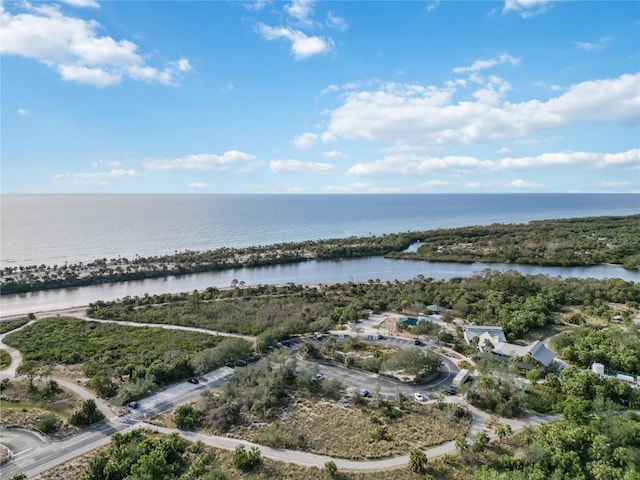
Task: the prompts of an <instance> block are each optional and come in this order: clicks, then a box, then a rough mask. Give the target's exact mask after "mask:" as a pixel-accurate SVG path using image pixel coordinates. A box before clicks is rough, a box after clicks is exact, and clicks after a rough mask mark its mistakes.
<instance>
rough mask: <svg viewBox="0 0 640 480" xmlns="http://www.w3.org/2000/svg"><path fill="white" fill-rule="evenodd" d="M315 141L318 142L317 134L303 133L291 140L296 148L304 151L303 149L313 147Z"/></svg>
mask: <svg viewBox="0 0 640 480" xmlns="http://www.w3.org/2000/svg"><path fill="white" fill-rule="evenodd" d="M317 141H318V135H317V134H315V133H311V132H307V133H303V134H302V135H300V136H299V137H295V138H294V139H293V144H294V145H295V146H296V147H298V148H300V149H302V150H304V149H307V148H311V147H313V146H314V145H315V143H316V142H317Z"/></svg>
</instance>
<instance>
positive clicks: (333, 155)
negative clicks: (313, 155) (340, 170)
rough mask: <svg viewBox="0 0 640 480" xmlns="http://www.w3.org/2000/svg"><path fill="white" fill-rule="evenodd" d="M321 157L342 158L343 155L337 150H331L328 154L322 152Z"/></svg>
mask: <svg viewBox="0 0 640 480" xmlns="http://www.w3.org/2000/svg"><path fill="white" fill-rule="evenodd" d="M322 155H323V156H325V157H327V158H344V157H345V154H344V153H342V152H340V151H338V150H331V151H329V152H322Z"/></svg>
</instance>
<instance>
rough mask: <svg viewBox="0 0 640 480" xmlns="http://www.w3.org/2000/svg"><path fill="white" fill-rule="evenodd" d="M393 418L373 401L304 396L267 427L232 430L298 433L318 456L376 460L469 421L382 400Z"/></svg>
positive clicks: (433, 440) (433, 441) (452, 433)
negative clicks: (347, 402)
mask: <svg viewBox="0 0 640 480" xmlns="http://www.w3.org/2000/svg"><path fill="white" fill-rule="evenodd" d="M387 407H388V408H390V409H391V410H392V411H393V412H398V413H397V415H398V416H397V418H393V419H389V418H388V417H387V416H385V414H384V412H383V410H381V409H380V408H378V404H377V402H376V401H370V402H367V404H366V405H365V406H363V407H360V408H358V407H354V406H351V405H342V404H336V403H329V402H324V401H317V402H314V401H308V400H307V401H303V402H298V403H297V404H295V405H294V406H292V407H290V408H289V409H288V411H287V415H286V417H284V418H283V419H282V420H280V421H279V422H276V423H275V424H271V425H269V426H267V427H263V428H260V429H256V430H252V431H247V430H246V429H243V430H240V429H236V430H235V431H234V432H233V433H232V434H233V435H234V436H240V437H242V438H245V439H247V440H250V441H254V442H256V443H261V441H262V442H264V439H265V435H264V433H265V429H269V430H268V432H269V434H270V435H279V436H284V437H286V438H291V439H299V438H302V439H303V442H301V444H300V445H298V448H300V449H303V450H305V451H308V452H312V453H317V454H321V455H329V456H332V457H338V458H349V459H375V458H385V457H392V456H396V455H404V454H406V453H407V452H408V451H409V450H410V449H412V448H428V447H431V446H434V445H439V444H441V443H444V442H447V441H450V440H453V439H455V437H456V436H457V435H458V434H459V433H460V431H463V430H466V429H467V428H468V426H469V420H468V419H467V418H464V419H457V418H456V417H455V416H454V415H453V414H452V410H451V408H452V407H449V406H447V405H444V404H443V406H442V407H438V406H437V405H420V404H417V403H414V402H409V401H407V402H405V404H404V405H402V406H398V405H396V404H387Z"/></svg>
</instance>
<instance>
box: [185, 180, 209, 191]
mask: <svg viewBox="0 0 640 480" xmlns="http://www.w3.org/2000/svg"><path fill="white" fill-rule="evenodd" d="M187 188H189V189H191V190H206V189H207V188H209V184H208V183H206V182H191V183H187Z"/></svg>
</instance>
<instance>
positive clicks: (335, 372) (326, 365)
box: [285, 332, 459, 399]
mask: <svg viewBox="0 0 640 480" xmlns="http://www.w3.org/2000/svg"><path fill="white" fill-rule="evenodd" d="M330 336H332V337H334V338H336V340H337V341H338V342H341V341H344V340H346V339H347V338H348V337H349V336H350V335H349V334H348V333H344V332H340V333H338V332H332V333H331V334H329V335H321V336H319V337H304V338H296V339H292V340H288V341H287V342H285V343H286V345H288V346H289V347H291V348H292V349H293V350H297V349H298V348H300V346H301V345H302V344H303V343H305V342H311V343H313V344H315V345H316V346H317V347H318V348H320V346H321V345H322V342H326V341H327V339H328V338H329V337H330ZM358 338H359V339H360V341H362V342H364V343H371V344H377V345H386V346H389V347H401V348H418V349H420V350H433V349H434V348H435V343H434V342H423V344H422V345H420V346H416V345H414V341H413V340H409V339H406V338H401V337H391V336H384V338H382V339H378V337H377V335H358ZM440 357H441V358H442V367H441V371H440V373H439V374H438V376H437V377H436V378H434V379H432V380H430V381H428V382H425V383H424V384H419V385H415V384H403V383H401V382H399V381H397V380H393V379H391V378H389V377H386V376H382V375H375V374H374V375H372V374H370V373H368V372H363V371H360V370H355V369H350V368H347V367H344V366H341V365H337V364H335V363H330V362H320V363H318V371H319V372H320V373H323V374H324V375H325V376H326V377H327V378H337V379H338V380H340V381H341V382H342V384H343V385H345V386H347V387H351V388H355V389H357V390H362V389H366V390H368V391H369V392H371V393H372V394H373V393H374V391H376V390H377V391H378V392H377V393H379V394H380V395H381V396H382V397H384V398H386V399H393V398H395V397H397V394H398V392H402V393H403V394H405V395H407V396H412V395H413V394H414V393H415V392H420V393H426V392H433V391H436V390H439V389H444V388H447V387H451V386H452V385H453V379H454V378H455V376H456V374H457V373H458V371H459V369H458V367H457V366H456V364H455V363H454V362H452V361H451V360H450V359H448V358H446V357H442V356H440ZM300 362H301V363H303V364H307V365H310V364H311V363H313V362H310V361H306V362H305V361H300Z"/></svg>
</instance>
